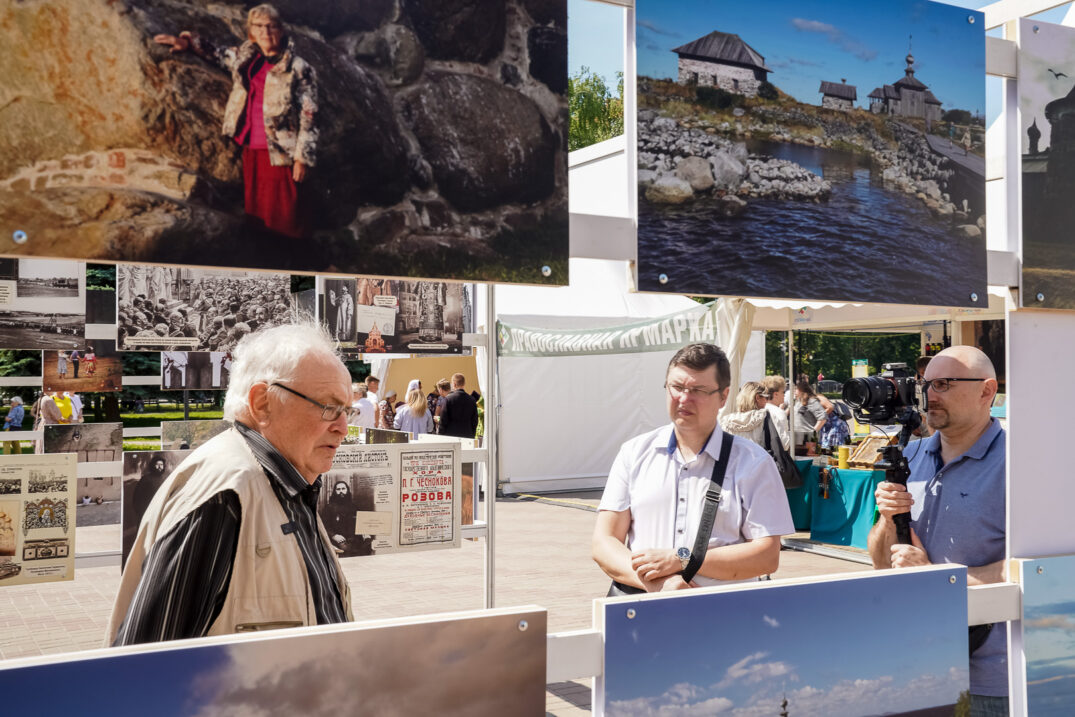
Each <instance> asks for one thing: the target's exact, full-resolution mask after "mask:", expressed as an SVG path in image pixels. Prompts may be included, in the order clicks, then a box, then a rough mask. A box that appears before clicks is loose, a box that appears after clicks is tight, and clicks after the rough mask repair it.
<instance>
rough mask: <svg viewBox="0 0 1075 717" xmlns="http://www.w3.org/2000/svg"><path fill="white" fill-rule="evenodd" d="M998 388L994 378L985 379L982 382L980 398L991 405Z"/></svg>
mask: <svg viewBox="0 0 1075 717" xmlns="http://www.w3.org/2000/svg"><path fill="white" fill-rule="evenodd" d="M999 388H1000V384H998V383H997V380H996V379H995V378H987V379H986V380H984V381H982V398H983V399H988V400H989V402H990V404H991V405H992V402H993V398H994V397H995V396H996V395H997V390H998V389H999Z"/></svg>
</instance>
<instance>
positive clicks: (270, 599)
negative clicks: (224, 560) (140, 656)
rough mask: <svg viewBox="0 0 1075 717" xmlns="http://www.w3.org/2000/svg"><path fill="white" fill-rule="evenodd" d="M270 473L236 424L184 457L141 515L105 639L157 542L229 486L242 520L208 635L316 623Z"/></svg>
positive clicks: (343, 581)
mask: <svg viewBox="0 0 1075 717" xmlns="http://www.w3.org/2000/svg"><path fill="white" fill-rule="evenodd" d="M269 480H270V478H269V477H268V476H266V475H265V472H264V470H263V469H262V467H261V464H259V463H258V461H257V459H256V458H255V457H254V454H253V452H252V451H251V450H250V447H249V446H248V445H247V442H246V439H244V438H243V437H242V435H241V434H240V433H239V432H238V430H236V429H235V428H230V429H228V430H227V431H225V432H224V433H222V434H220V435H218V436H216V437H214V438H213V439H211V440H210V441H208V442H207V443H206V444H205V445H203V446H201V447H200V448H198V449H197V450H195V451H194V452H193V453H191V454H190V455H189V456H187V458H186V460H184V461H183V462H182V463H180V464H179V466H178V467H177V468H176V469H175V470H174V471H173V472H172V474H171V475H170V476H168V478H167V479H166V480H165V481H164V483H163V485H161V487H160V489H159V490H158V491H157V494H156V495H155V496H154V497H153V500H152V501H151V502H150V504H149V507H148V508H147V509H146V514H145V515H144V516H143V517H142V523H141V525H140V526H139V529H138V536H137V537H136V538H135V541H134V545H133V547H132V548H131V554H130V556H129V557H128V558H127V565H126V566H125V567H124V570H123V577H122V578H121V580H120V586H119V594H118V595H117V596H116V604H115V605H114V606H113V608H112V617H111V619H110V620H109V624H108V638H107V640H108V642H107V644H109V645H111V644H112V642H113V641H114V640H115V639H116V633H117V632H118V631H119V627H120V625H121V624H122V623H123V619H124V618H125V617H126V615H127V610H128V608H129V607H130V604H131V600H132V598H133V597H134V593H135V591H136V590H137V588H138V583H139V580H140V579H141V575H142V563H143V562H144V561H145V558H146V556H147V555H148V554H149V550H150V548H152V547H153V544H154V543H155V542H156V541H157V539H158V538H160V537H161V536H164V535H166V534H167V533H168V531H169V530H171V529H172V527H173V526H175V525H176V524H177V523H179V522H180V521H181V520H183V519H184V518H185V517H186V516H187V515H189V514H190V513H191V512H192V511H193V510H194V509H196V508H197V507H199V506H200V505H202V504H203V503H204V502H205V501H207V500H208V499H209V498H211V497H213V496H214V495H216V494H217V493H219V492H221V491H224V490H232V491H235V493H236V494H238V496H239V503H240V504H241V506H242V520H241V522H240V524H239V542H238V545H237V546H236V553H235V563H234V565H233V566H232V573H231V582H230V583H229V584H228V592H227V597H226V598H225V600H224V606H223V608H222V609H221V611H220V615H218V616H217V619H216V620H215V621H214V622H213V624H212V625H211V626H210V628H209V634H210V635H223V634H229V633H233V632H248V631H255V630H269V629H274V628H281V627H298V626H300V625H316V624H317V613H316V610H315V607H314V603H313V599H312V596H311V590H310V582H309V578H308V576H307V574H306V563H305V562H304V561H303V558H302V551H301V550H300V549H299V544H298V540H296V538H295V536H294V535H285V534H284V532H283V531H282V530H281V529H280V526H282V525H283V524H285V523H287V522H288V518H287V514H286V513H285V512H284V509H283V508H282V507H281V505H280V501H279V500H278V499H277V498H276V494H275V493H274V492H273V489H272V486H271V485H270V484H269ZM317 529H318V532H319V533H320V535H321V541H322V542H323V543H324V545H325V546H326V548H327V550H328V552H329V554H330V555H332V556H333V558H332V559H333V564H334V565H335V566H336V578H337V584H338V585H339V587H340V594H341V597H342V598H343V605H344V613H345V614H346V616H347V619H348V620H353V619H354V618H353V616H352V613H351V591H350V588H349V587H348V585H347V578H346V577H344V574H343V569H342V568H341V566H340V562H339V560H338V559H336V554H335V552H334V551H333V550H332V548H331V543H330V541H329V537H328V534H327V533H326V532H325V527H324V525H323V524H322V523H321V519H320V517H319V518H318V519H317Z"/></svg>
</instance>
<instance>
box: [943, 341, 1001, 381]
mask: <svg viewBox="0 0 1075 717" xmlns="http://www.w3.org/2000/svg"><path fill="white" fill-rule="evenodd" d="M938 361H940V363H941V364H943V368H944V370H945V373H944V374H943V375H944V376H960V377H976V378H992V379H996V377H997V372H996V369H994V368H993V362H992V361H990V360H989V357H988V356H986V355H985V353H983V352H982V350H981V349H977V348H975V347H973V346H952V347H950V348H946V349H945V350H944V351H941V352H940V353H939V354H937V355H936V356H934V357H933V360H932V361H930V362H929V365H928V366H927V367H926V368H927V371H926V373H932V372H935V371H937V369H938V368H942V367H941V366H935V365H934V364H936V363H937V362H938ZM955 365H959V366H962V367H963V368H964V370H965V371H966V373H965V374H954V373H948V370H949V368H950V367H952V366H955ZM941 375H942V374H936V376H941Z"/></svg>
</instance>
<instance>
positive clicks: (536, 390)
mask: <svg viewBox="0 0 1075 717" xmlns="http://www.w3.org/2000/svg"><path fill="white" fill-rule="evenodd" d="M673 353H675V352H674V351H653V352H648V353H635V354H615V355H611V356H561V357H549V358H502V359H500V387H501V395H502V396H503V402H502V408H501V410H500V421H501V431H500V447H501V480H502V481H503V482H504V483H506V485H505V491H507V492H528V491H533V490H546V491H547V490H564V489H580V488H588V489H592V488H599V487H602V486H604V483H605V477H606V476H607V475H608V469H609V467H610V466H611V465H612V460H613V458H615V457H616V451H618V450H619V448H620V445H621V444H622V443H623V442H624V441H626V440H628V439H629V438H631V437H632V436H637V435H638V434H640V433H644V432H646V431H649V430H652V429H654V428H657V427H658V426H660V425H663V424H664V423H666V422H667V421H668V412H667V407H666V405H665V395H666V394H665V390H664V389H663V388H662V383H663V380H664V372H665V368H666V367H667V366H668V361H669V359H671V358H672V354H673ZM542 483H544V484H545V485H544V487H542Z"/></svg>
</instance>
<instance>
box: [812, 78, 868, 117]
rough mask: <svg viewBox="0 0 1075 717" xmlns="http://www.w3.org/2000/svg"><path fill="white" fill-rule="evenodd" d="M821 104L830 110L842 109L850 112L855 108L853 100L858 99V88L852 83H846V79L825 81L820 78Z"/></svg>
mask: <svg viewBox="0 0 1075 717" xmlns="http://www.w3.org/2000/svg"><path fill="white" fill-rule="evenodd" d="M818 92H820V93H821V106H822V107H824V108H826V109H830V110H843V111H845V112H850V111H851V110H853V109H855V101H856V100H857V99H858V90H857V89H856V88H855V86H854V85H849V84H847V80H846V79H841V80H840V81H839V82H825V81H824V80H822V82H821V88H820V89H819V90H818Z"/></svg>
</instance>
